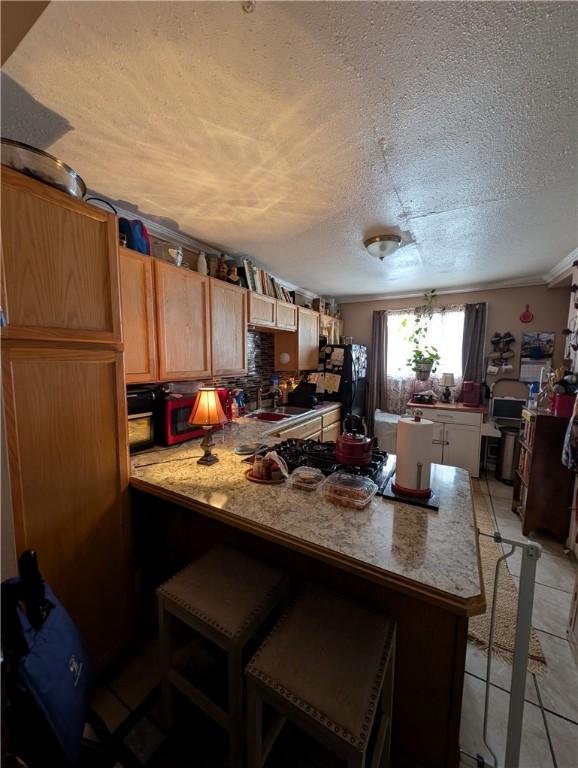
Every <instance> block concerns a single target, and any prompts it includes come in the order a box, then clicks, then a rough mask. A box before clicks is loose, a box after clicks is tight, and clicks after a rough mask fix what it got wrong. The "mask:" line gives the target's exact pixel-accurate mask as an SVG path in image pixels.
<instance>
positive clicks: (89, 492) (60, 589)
mask: <svg viewBox="0 0 578 768" xmlns="http://www.w3.org/2000/svg"><path fill="white" fill-rule="evenodd" d="M2 362H3V384H4V415H5V428H6V438H7V445H8V463H9V469H10V486H11V493H12V508H13V515H14V529H15V538H16V550H17V553H18V554H20V553H21V552H22V551H23V550H24V549H27V548H33V549H35V550H36V551H37V552H38V558H39V564H40V568H41V571H42V574H43V575H44V577H45V579H46V580H47V582H48V583H49V584H50V585H51V587H52V588H53V590H54V592H55V594H56V595H57V596H58V597H59V598H60V600H62V602H63V604H64V606H65V607H66V609H67V610H68V612H69V613H70V615H71V616H72V619H73V621H74V622H75V623H76V625H77V627H78V629H79V630H80V632H81V634H82V636H83V638H84V640H85V642H86V645H87V647H88V649H89V651H90V653H91V657H92V661H93V664H94V666H95V667H96V669H99V668H101V667H102V666H103V665H104V664H105V663H106V662H107V661H109V660H111V659H112V658H113V657H114V656H115V654H116V653H117V652H118V651H119V650H121V649H122V648H123V647H125V646H126V644H127V641H128V640H129V638H130V635H131V631H132V617H133V613H132V612H133V605H134V601H133V598H132V590H131V577H130V573H131V557H130V530H129V516H128V506H127V505H128V496H127V494H128V452H127V435H126V431H127V421H126V401H125V388H124V387H125V384H124V371H123V356H122V352H116V351H114V350H103V349H95V348H94V347H92V348H90V349H71V348H54V347H47V346H46V345H42V346H40V345H37V346H33V345H32V344H29V345H26V346H24V345H14V343H12V344H10V343H5V344H4V346H3V350H2Z"/></svg>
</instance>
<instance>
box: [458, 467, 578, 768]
mask: <svg viewBox="0 0 578 768" xmlns="http://www.w3.org/2000/svg"><path fill="white" fill-rule="evenodd" d="M480 485H481V489H482V491H483V493H484V494H485V495H486V501H487V503H488V506H489V509H490V511H491V512H492V514H493V516H494V518H495V521H496V528H497V529H498V530H499V531H500V533H501V534H502V535H503V536H505V537H506V536H507V537H510V538H514V539H520V538H523V536H522V528H521V524H520V520H519V518H518V517H517V515H515V514H514V513H513V512H512V510H511V504H510V502H511V498H512V489H511V488H510V487H509V486H507V485H505V484H504V483H501V482H499V481H497V480H495V479H494V478H493V477H492V476H487V477H482V478H480ZM535 538H536V540H537V541H539V542H540V544H541V545H542V547H543V553H542V556H541V558H540V560H539V561H538V567H537V571H536V592H535V598H534V612H533V625H534V628H535V629H536V631H537V633H538V637H539V639H540V642H541V644H542V649H543V651H544V654H545V656H546V661H547V667H546V669H545V671H544V673H543V674H541V675H534V674H528V676H527V682H526V705H525V708H524V726H523V737H522V751H521V756H520V768H578V666H577V664H576V661H575V659H574V656H573V655H572V652H571V650H570V646H569V644H568V641H567V640H566V625H567V623H568V615H569V612H570V602H571V597H572V590H573V587H574V577H575V571H576V563H575V562H574V561H573V560H571V559H570V557H569V556H568V555H567V554H565V552H564V548H563V547H562V545H561V544H559V543H558V542H556V541H553V540H552V539H548V538H545V537H538V536H536V537H535ZM507 563H508V567H509V568H510V571H511V573H512V575H513V576H514V580H515V581H517V580H518V578H517V577H518V576H519V574H520V557H519V556H512V558H510V559H509V560H508V561H507ZM486 660H487V657H486V656H485V654H484V653H482V652H481V651H480V650H479V649H478V648H477V647H476V646H474V645H473V644H471V643H470V644H469V645H468V653H467V659H466V680H465V685H464V699H463V706H462V724H461V733H460V742H461V746H462V749H463V750H465V751H466V752H468V753H469V754H470V755H478V754H481V755H482V756H483V757H484V758H485V759H486V760H487V761H488V763H489V764H490V765H491V764H492V762H491V759H490V757H491V756H490V753H489V752H488V750H487V748H486V747H485V746H484V744H483V741H482V718H483V710H484V697H485V680H486ZM510 676H511V667H510V666H509V665H508V664H505V663H504V662H502V661H500V660H499V659H496V658H494V659H493V661H492V674H491V682H492V686H491V689H490V690H491V693H490V716H489V724H488V739H489V741H490V744H491V745H492V747H493V749H494V752H495V753H496V755H497V757H498V761H499V765H500V766H501V765H503V758H504V752H505V746H506V727H507V717H508V705H509V691H510ZM461 765H462V767H463V768H471V767H473V766H476V761H475V759H473V758H472V757H470V756H468V755H466V754H464V755H462V763H461Z"/></svg>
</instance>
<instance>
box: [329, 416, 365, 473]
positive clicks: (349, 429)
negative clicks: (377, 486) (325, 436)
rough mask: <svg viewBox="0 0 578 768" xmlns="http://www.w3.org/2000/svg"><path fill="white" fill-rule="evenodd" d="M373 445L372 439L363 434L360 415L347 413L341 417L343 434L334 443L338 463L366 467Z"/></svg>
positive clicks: (363, 429)
mask: <svg viewBox="0 0 578 768" xmlns="http://www.w3.org/2000/svg"><path fill="white" fill-rule="evenodd" d="M373 445H374V441H373V440H372V439H370V438H369V437H367V435H366V434H365V428H364V426H363V420H362V418H361V416H355V415H354V414H351V413H349V414H348V415H347V416H346V417H345V418H344V419H343V434H342V435H340V436H339V437H338V438H337V443H336V445H335V456H336V458H337V461H338V463H339V464H354V465H355V466H357V467H366V466H367V465H368V464H369V463H370V462H371V453H372V450H373Z"/></svg>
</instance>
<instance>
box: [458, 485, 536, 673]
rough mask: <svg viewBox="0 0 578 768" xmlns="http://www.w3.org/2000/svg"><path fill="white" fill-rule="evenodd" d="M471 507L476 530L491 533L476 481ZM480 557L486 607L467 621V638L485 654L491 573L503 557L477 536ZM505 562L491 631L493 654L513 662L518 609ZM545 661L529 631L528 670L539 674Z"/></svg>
mask: <svg viewBox="0 0 578 768" xmlns="http://www.w3.org/2000/svg"><path fill="white" fill-rule="evenodd" d="M472 483H473V491H474V507H475V510H476V519H477V523H478V528H479V529H480V531H482V532H483V533H494V531H495V524H494V521H493V517H492V514H491V512H490V510H489V509H488V501H487V497H486V496H484V495H483V494H482V492H481V489H480V484H479V481H478V480H473V481H472ZM479 541H480V557H481V561H482V571H483V576H484V586H485V590H486V602H487V605H488V608H487V610H486V613H485V614H484V615H483V616H474V617H473V618H471V619H470V622H469V628H468V635H469V638H470V640H472V641H473V642H474V643H475V644H476V645H477V646H478V647H480V648H481V649H482V650H485V651H487V648H488V642H489V637H490V619H491V615H492V598H493V594H494V574H495V571H496V562H497V560H498V558H499V557H501V556H502V554H503V552H502V548H501V546H500V545H499V544H497V543H496V542H495V541H493V540H492V539H488V538H486V537H485V536H480V539H479ZM506 562H507V561H503V562H502V565H501V566H500V578H499V586H498V594H497V607H496V625H495V630H494V646H493V648H494V655H495V656H498V657H499V658H501V659H503V660H504V661H506V662H507V663H508V664H511V663H512V660H513V655H514V638H515V634H516V614H517V608H518V589H517V587H516V583H515V582H514V579H513V578H512V576H511V574H510V571H509V569H508V566H507V564H506ZM545 665H546V658H545V656H544V652H543V651H542V646H541V645H540V641H539V640H538V636H537V635H536V632H535V631H534V630H533V629H532V634H531V636H530V653H529V656H528V671H529V672H538V673H540V672H542V671H543V669H544V666H545Z"/></svg>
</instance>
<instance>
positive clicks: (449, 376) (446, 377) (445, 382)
mask: <svg viewBox="0 0 578 768" xmlns="http://www.w3.org/2000/svg"><path fill="white" fill-rule="evenodd" d="M440 384H441V385H442V387H455V386H456V382H455V380H454V374H453V373H442V377H441V379H440Z"/></svg>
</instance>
